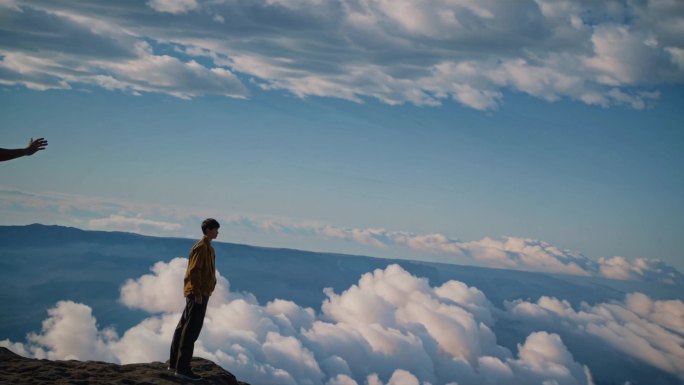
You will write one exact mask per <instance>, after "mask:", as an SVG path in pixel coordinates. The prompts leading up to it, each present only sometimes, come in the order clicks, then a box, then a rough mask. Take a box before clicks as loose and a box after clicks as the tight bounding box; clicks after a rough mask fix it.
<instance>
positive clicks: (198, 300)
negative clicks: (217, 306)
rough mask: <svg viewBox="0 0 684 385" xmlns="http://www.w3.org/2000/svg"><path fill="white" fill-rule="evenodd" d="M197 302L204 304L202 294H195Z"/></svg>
mask: <svg viewBox="0 0 684 385" xmlns="http://www.w3.org/2000/svg"><path fill="white" fill-rule="evenodd" d="M195 303H196V304H198V305H201V304H202V295H196V296H195Z"/></svg>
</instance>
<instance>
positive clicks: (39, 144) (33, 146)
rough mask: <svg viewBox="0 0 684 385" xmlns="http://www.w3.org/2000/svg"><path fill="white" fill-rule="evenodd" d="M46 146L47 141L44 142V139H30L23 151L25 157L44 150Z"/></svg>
mask: <svg viewBox="0 0 684 385" xmlns="http://www.w3.org/2000/svg"><path fill="white" fill-rule="evenodd" d="M47 145H48V142H47V140H45V138H38V139H36V140H33V138H31V141H30V142H29V144H28V146H27V147H26V149H25V151H26V155H33V154H35V153H36V152H38V151H40V150H45V147H47Z"/></svg>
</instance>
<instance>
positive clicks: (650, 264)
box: [599, 257, 684, 284]
mask: <svg viewBox="0 0 684 385" xmlns="http://www.w3.org/2000/svg"><path fill="white" fill-rule="evenodd" d="M599 265H600V271H601V275H603V276H604V277H608V278H613V279H632V280H645V281H647V280H656V281H660V282H664V283H669V284H681V283H682V282H684V279H683V278H684V277H683V276H682V273H681V272H679V271H678V270H677V269H675V268H673V267H671V266H669V265H667V264H666V263H664V262H663V261H660V260H658V259H646V258H637V259H634V260H628V259H627V258H624V257H613V258H600V259H599Z"/></svg>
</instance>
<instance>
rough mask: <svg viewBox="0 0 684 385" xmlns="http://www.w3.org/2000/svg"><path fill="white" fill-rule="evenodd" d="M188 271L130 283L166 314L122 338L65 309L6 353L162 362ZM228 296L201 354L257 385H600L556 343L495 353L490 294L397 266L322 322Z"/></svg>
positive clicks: (347, 294)
mask: <svg viewBox="0 0 684 385" xmlns="http://www.w3.org/2000/svg"><path fill="white" fill-rule="evenodd" d="M184 262H185V263H187V260H185V259H180V258H178V259H174V260H172V261H171V262H170V263H165V262H159V263H157V264H156V265H155V266H154V268H153V271H152V274H149V275H145V276H143V277H140V278H139V279H136V280H130V281H128V282H127V283H126V284H125V285H124V287H123V288H122V291H121V294H122V295H121V300H122V301H123V302H124V303H126V304H127V305H129V306H132V307H135V308H140V309H145V310H148V311H150V312H153V313H157V312H159V311H162V314H161V315H156V316H151V317H149V318H147V319H145V320H143V321H142V322H141V323H139V324H138V325H136V326H134V327H132V328H131V329H129V330H127V331H126V332H125V333H124V334H123V335H122V336H118V335H117V334H116V333H115V332H114V331H113V330H111V329H104V330H102V331H100V330H98V329H97V328H96V327H95V325H96V320H95V318H94V317H93V316H92V314H90V309H89V308H88V307H87V306H85V305H82V304H76V303H73V302H70V301H61V302H59V303H58V304H57V305H56V306H55V308H53V309H51V310H50V311H49V318H48V319H47V320H46V321H45V322H44V323H43V330H42V332H41V333H37V334H33V335H32V336H31V337H29V341H28V343H27V344H20V343H12V342H10V341H7V340H5V341H3V342H0V344H1V345H2V346H8V347H10V348H12V349H13V350H15V351H17V352H19V353H21V354H27V355H31V356H35V357H38V358H51V359H64V358H78V359H81V360H85V359H91V360H92V359H99V360H108V361H114V362H120V363H130V362H147V361H164V360H166V358H167V357H166V356H167V355H168V344H169V341H170V340H171V336H172V334H173V329H174V327H175V324H176V322H177V321H178V317H179V313H177V311H178V310H180V308H182V303H180V304H176V303H171V302H167V300H165V299H163V298H164V296H160V295H158V294H156V293H174V294H175V297H178V298H181V299H182V294H181V287H180V286H179V284H178V281H176V282H173V283H172V282H171V280H170V279H169V278H170V277H173V278H179V277H181V276H182V274H183V271H184V268H185V266H184V264H183V263H184ZM181 282H182V281H181ZM218 288H219V293H218V294H219V295H218V296H216V297H213V296H212V298H211V300H210V302H209V304H210V306H209V309H208V311H207V319H206V321H205V325H204V328H203V331H202V335H201V338H200V340H199V341H198V343H197V344H196V349H195V352H196V354H197V355H200V356H202V357H205V358H208V359H211V360H213V361H215V362H217V363H219V364H220V365H222V366H223V367H225V368H227V369H228V370H230V371H232V372H233V373H234V374H236V376H238V377H239V378H242V379H244V380H247V381H250V382H253V383H282V384H292V385H294V384H325V383H339V384H364V383H373V384H409V383H415V384H425V383H445V384H446V383H459V384H490V383H491V384H494V383H497V384H517V383H526V384H539V385H542V384H547V383H552V382H554V381H555V383H558V384H593V381H592V379H591V375H590V371H589V369H588V368H587V367H586V366H584V365H582V364H580V363H578V362H576V360H575V359H574V358H573V356H572V354H571V353H570V352H569V351H568V349H567V347H566V346H565V345H564V343H563V341H562V340H561V338H560V337H559V336H558V335H556V334H553V333H547V332H543V331H540V332H534V333H531V334H530V335H528V336H527V338H526V339H525V340H524V342H523V343H521V344H520V345H519V346H518V349H517V350H518V351H517V353H516V354H513V353H512V352H510V351H509V350H508V349H507V348H505V347H502V346H500V345H498V344H497V343H496V336H495V335H494V333H493V332H492V329H491V327H492V326H493V323H494V317H493V314H492V311H493V310H494V309H493V306H492V304H491V303H490V302H489V301H488V300H487V298H486V297H485V296H484V294H483V293H482V292H481V291H479V290H478V289H476V288H474V287H468V286H467V285H465V284H463V283H461V282H457V281H451V282H447V283H446V284H444V285H442V286H439V287H431V286H430V285H429V284H428V282H427V280H426V279H424V278H418V277H415V276H412V275H411V274H409V273H407V272H406V271H405V270H403V269H402V268H401V267H399V266H397V265H390V266H388V267H387V268H386V269H384V270H380V269H378V270H375V271H374V272H372V273H367V274H364V275H363V276H362V277H361V279H360V280H359V282H358V284H356V285H353V286H351V287H350V288H349V289H347V290H346V291H344V292H342V293H339V294H338V293H335V292H333V291H332V290H328V291H326V294H327V296H328V299H327V300H326V301H325V302H324V303H323V306H322V308H321V310H322V311H321V314H316V313H315V312H314V310H313V309H310V308H302V307H300V306H298V305H297V304H295V303H293V302H290V301H285V300H274V301H272V302H269V303H267V304H266V305H263V306H262V305H260V304H259V303H258V302H256V300H255V299H254V297H253V296H251V295H249V294H239V293H229V292H228V290H227V281H226V280H225V279H220V280H219V282H218ZM131 294H132V295H131ZM173 301H175V299H174V300H173ZM178 305H180V308H176V306H178ZM172 308H173V309H172ZM74 330H86V333H74Z"/></svg>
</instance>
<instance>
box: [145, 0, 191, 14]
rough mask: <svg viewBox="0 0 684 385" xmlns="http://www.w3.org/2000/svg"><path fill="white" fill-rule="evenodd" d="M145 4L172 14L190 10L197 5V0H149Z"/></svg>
mask: <svg viewBox="0 0 684 385" xmlns="http://www.w3.org/2000/svg"><path fill="white" fill-rule="evenodd" d="M147 5H148V6H150V8H152V9H154V10H156V11H159V12H168V13H173V14H178V13H185V12H188V11H192V10H194V9H197V6H198V4H197V0H150V1H148V2H147Z"/></svg>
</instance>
